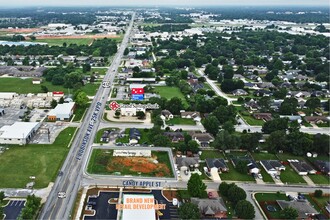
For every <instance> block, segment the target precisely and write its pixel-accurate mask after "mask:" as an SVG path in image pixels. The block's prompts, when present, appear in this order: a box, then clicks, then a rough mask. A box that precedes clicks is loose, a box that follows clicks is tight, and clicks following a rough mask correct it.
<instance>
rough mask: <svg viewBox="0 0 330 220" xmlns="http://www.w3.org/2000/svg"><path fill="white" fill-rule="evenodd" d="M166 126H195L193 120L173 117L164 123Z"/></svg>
mask: <svg viewBox="0 0 330 220" xmlns="http://www.w3.org/2000/svg"><path fill="white" fill-rule="evenodd" d="M166 124H167V125H169V124H174V125H195V124H196V123H195V121H194V120H193V119H189V118H179V117H174V118H172V119H170V120H168V121H166Z"/></svg>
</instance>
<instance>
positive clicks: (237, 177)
mask: <svg viewBox="0 0 330 220" xmlns="http://www.w3.org/2000/svg"><path fill="white" fill-rule="evenodd" d="M227 165H228V168H229V172H228V173H221V174H220V178H221V180H231V181H245V182H246V181H250V182H255V179H254V178H253V177H252V176H251V175H248V174H243V173H240V172H238V171H237V170H236V169H235V168H234V166H233V165H232V163H230V162H229V163H227Z"/></svg>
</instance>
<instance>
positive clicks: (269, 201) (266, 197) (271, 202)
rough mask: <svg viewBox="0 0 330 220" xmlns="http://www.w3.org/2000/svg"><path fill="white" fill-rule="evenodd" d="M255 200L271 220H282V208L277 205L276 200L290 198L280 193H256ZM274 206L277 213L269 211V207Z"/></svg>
mask: <svg viewBox="0 0 330 220" xmlns="http://www.w3.org/2000/svg"><path fill="white" fill-rule="evenodd" d="M255 198H256V200H257V201H258V203H259V205H260V206H261V208H262V210H263V211H264V212H265V214H266V215H267V217H268V218H269V219H281V217H280V210H281V208H280V206H279V205H278V204H277V203H276V200H286V201H288V198H287V196H286V195H285V194H280V193H256V194H255ZM269 206H272V207H273V208H275V211H269V210H268V209H267V207H269Z"/></svg>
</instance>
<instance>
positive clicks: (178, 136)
mask: <svg viewBox="0 0 330 220" xmlns="http://www.w3.org/2000/svg"><path fill="white" fill-rule="evenodd" d="M163 135H164V136H166V137H168V138H169V139H170V140H171V142H172V143H177V142H180V141H184V135H183V133H182V132H175V131H174V132H164V133H163Z"/></svg>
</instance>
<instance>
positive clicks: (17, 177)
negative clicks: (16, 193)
mask: <svg viewBox="0 0 330 220" xmlns="http://www.w3.org/2000/svg"><path fill="white" fill-rule="evenodd" d="M75 130H76V128H73V127H68V128H66V129H64V130H63V131H62V132H61V133H60V134H59V136H58V137H57V138H56V140H55V142H54V143H53V144H28V145H26V146H17V145H15V146H10V147H9V150H6V151H5V152H4V153H3V154H1V155H0V164H1V166H0V173H1V175H0V188H25V185H26V184H27V183H28V182H31V180H30V179H29V176H35V177H36V179H35V188H43V187H46V186H47V185H48V183H49V182H51V181H53V180H54V179H55V177H56V176H57V174H58V171H59V169H60V167H61V165H62V162H63V161H64V159H65V156H66V155H67V153H68V151H69V149H70V148H68V147H67V145H68V144H69V142H70V140H71V138H72V137H73V134H74V132H75Z"/></svg>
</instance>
